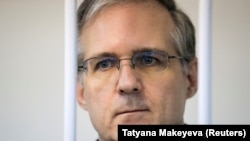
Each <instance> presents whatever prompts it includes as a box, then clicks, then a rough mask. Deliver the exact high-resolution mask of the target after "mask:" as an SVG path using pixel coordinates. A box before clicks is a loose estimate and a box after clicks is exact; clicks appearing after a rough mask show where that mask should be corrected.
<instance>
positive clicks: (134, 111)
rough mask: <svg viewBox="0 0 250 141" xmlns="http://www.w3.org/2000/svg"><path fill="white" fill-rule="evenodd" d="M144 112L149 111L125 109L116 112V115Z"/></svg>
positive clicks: (147, 110)
mask: <svg viewBox="0 0 250 141" xmlns="http://www.w3.org/2000/svg"><path fill="white" fill-rule="evenodd" d="M144 112H149V109H135V110H125V111H121V112H118V113H117V114H116V115H117V116H118V115H125V114H140V113H144Z"/></svg>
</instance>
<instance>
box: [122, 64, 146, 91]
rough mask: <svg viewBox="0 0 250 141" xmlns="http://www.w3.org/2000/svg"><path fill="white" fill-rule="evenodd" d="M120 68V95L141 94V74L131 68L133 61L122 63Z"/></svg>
mask: <svg viewBox="0 0 250 141" xmlns="http://www.w3.org/2000/svg"><path fill="white" fill-rule="evenodd" d="M122 62H123V63H121V64H120V68H119V78H118V83H117V90H118V92H119V93H120V94H133V93H140V92H141V90H142V83H141V79H140V76H139V74H138V73H137V72H136V70H135V69H134V68H133V67H131V64H130V63H131V61H130V60H128V61H122Z"/></svg>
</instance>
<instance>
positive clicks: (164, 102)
mask: <svg viewBox="0 0 250 141" xmlns="http://www.w3.org/2000/svg"><path fill="white" fill-rule="evenodd" d="M150 79H151V81H145V82H148V83H147V84H146V83H145V88H146V89H145V90H146V93H147V97H148V99H149V100H150V103H151V107H152V108H153V110H154V111H155V113H160V115H157V116H158V117H159V118H160V121H161V122H167V123H169V122H176V121H179V120H181V119H178V118H179V117H182V116H181V115H182V114H183V112H184V105H185V99H186V96H185V87H184V83H183V78H182V77H178V75H176V74H174V73H168V74H164V75H159V76H158V77H154V78H150ZM152 80H153V81H152ZM170 115H171V116H170Z"/></svg>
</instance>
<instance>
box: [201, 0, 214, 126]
mask: <svg viewBox="0 0 250 141" xmlns="http://www.w3.org/2000/svg"><path fill="white" fill-rule="evenodd" d="M211 8H212V1H211V0H200V7H199V67H198V69H199V75H198V77H199V92H198V93H199V94H198V96H199V98H198V108H199V109H198V112H199V117H198V120H199V123H200V124H211V70H212V69H211V52H212V51H211V23H212V22H211V19H212V18H211Z"/></svg>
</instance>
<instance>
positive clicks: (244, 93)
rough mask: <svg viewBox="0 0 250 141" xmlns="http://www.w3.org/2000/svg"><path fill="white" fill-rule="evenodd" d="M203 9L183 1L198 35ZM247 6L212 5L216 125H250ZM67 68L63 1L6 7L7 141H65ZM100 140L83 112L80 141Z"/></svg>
mask: <svg viewBox="0 0 250 141" xmlns="http://www.w3.org/2000/svg"><path fill="white" fill-rule="evenodd" d="M81 1H82V0H78V2H81ZM198 2H199V0H188V1H187V0H177V3H178V4H180V7H181V8H182V9H183V10H184V11H185V12H187V13H188V15H189V16H190V18H191V20H192V21H193V22H194V24H195V26H196V29H197V30H198ZM249 5H250V1H249V0H237V1H236V0H216V1H215V0H214V1H213V28H212V29H213V47H212V51H213V52H212V57H213V60H212V63H213V65H212V104H213V106H212V110H213V113H212V122H213V124H250V112H249V109H248V107H250V102H249V99H250V95H249V93H250V87H249V80H250V76H249V72H250V63H249V61H248V60H250V56H249V54H250V53H249V52H250V49H249V42H248V41H250V36H249V34H250V28H249V25H250V18H249V13H250V9H249V8H248V6H249ZM197 33H198V32H197ZM197 37H198V35H197ZM197 48H198V47H197ZM198 49H199V48H198ZM63 61H64V1H62V0H43V1H34V0H22V1H20V0H1V1H0V140H1V141H17V140H19V141H34V140H35V141H62V140H63V95H64V92H63V81H64V76H63V73H64V71H63V68H64V62H63ZM197 100H198V93H197V95H196V96H195V97H193V98H192V99H190V100H188V102H187V108H186V113H185V119H186V123H188V124H198V118H197V115H198V113H197V111H198V107H197V106H198V105H197ZM96 138H97V134H96V133H95V131H94V129H93V127H92V126H91V123H90V120H89V118H88V115H87V112H85V111H83V110H82V109H80V107H79V106H77V140H78V141H81V140H89V141H91V140H95V139H96Z"/></svg>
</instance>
